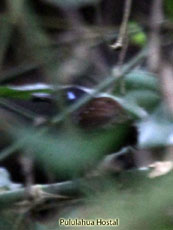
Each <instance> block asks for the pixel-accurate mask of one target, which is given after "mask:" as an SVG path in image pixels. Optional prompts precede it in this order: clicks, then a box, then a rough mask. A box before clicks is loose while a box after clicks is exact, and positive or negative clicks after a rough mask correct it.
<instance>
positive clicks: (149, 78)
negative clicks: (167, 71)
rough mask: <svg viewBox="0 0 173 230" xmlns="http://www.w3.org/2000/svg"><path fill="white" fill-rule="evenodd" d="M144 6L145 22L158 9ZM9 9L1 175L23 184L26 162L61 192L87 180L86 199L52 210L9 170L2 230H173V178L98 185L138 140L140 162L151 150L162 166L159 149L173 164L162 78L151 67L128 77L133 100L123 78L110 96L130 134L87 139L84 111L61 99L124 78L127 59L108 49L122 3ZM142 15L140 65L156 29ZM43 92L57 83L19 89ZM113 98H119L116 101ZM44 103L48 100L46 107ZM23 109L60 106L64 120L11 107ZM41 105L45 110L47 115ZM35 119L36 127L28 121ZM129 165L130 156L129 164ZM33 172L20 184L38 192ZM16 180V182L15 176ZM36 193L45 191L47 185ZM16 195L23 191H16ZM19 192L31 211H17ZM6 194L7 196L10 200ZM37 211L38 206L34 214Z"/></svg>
mask: <svg viewBox="0 0 173 230" xmlns="http://www.w3.org/2000/svg"><path fill="white" fill-rule="evenodd" d="M137 2H138V4H141V6H143V7H144V6H145V7H146V9H144V12H147V10H148V8H150V6H151V5H150V4H151V3H150V2H148V1H140V2H141V3H139V1H135V3H137ZM5 3H6V7H5V9H3V7H2V12H1V13H0V83H1V85H0V107H1V108H0V120H1V128H0V129H1V133H2V134H1V136H2V138H1V141H0V147H1V153H0V159H1V163H2V164H1V165H2V166H3V167H6V166H7V168H8V167H9V169H10V170H11V172H14V171H15V173H16V174H17V173H19V172H18V171H20V170H19V168H18V166H16V162H20V164H19V165H20V166H21V165H22V163H21V162H22V161H21V159H22V157H26V158H27V159H31V160H32V161H33V162H32V163H33V171H34V170H35V168H34V166H35V164H36V165H37V167H39V170H38V171H37V170H36V172H35V171H34V173H33V175H32V176H33V177H34V176H35V174H36V177H39V176H40V177H44V176H43V175H42V174H46V176H45V177H46V179H45V180H46V182H45V181H44V180H43V181H44V182H45V183H47V185H48V186H49V185H50V186H51V182H57V181H62V180H66V179H70V180H72V179H74V180H72V182H73V181H74V182H76V181H78V179H79V178H81V180H82V183H81V184H80V186H79V187H80V188H79V190H80V191H82V192H83V196H82V197H77V198H76V197H75V198H73V197H70V195H69V197H67V196H65V197H63V198H62V197H61V198H62V201H59V200H58V199H59V197H58V196H59V195H60V194H57V197H56V196H54V197H51V196H49V195H50V194H46V195H47V197H46V198H45V199H44V202H43V204H42V203H39V202H38V203H37V202H36V203H34V202H35V200H34V199H33V197H32V196H31V197H28V196H27V192H28V191H27V189H28V188H27V186H26V194H24V191H23V190H20V188H19V187H20V184H16V183H14V182H15V181H14V182H13V181H12V180H11V179H10V176H9V172H8V171H4V170H6V169H3V168H1V175H0V187H1V188H0V190H1V191H0V203H1V202H2V203H5V204H7V205H6V207H5V208H4V206H2V207H0V229H3V230H8V229H11V230H16V229H21V230H22V229H28V230H30V229H32V230H34V229H35V230H51V229H52V230H55V229H63V228H61V227H59V226H58V218H59V217H60V216H64V217H66V218H67V217H73V218H85V219H87V218H88V219H93V218H105V219H106V218H109V219H110V218H119V219H120V226H119V227H118V228H117V229H122V230H125V229H129V230H130V229H139V228H140V229H149V230H153V229H158V230H159V229H160V230H163V229H164V230H171V229H172V226H173V222H172V215H173V201H172V189H173V188H172V172H171V173H169V174H167V175H165V176H162V177H159V178H154V179H150V178H148V173H149V171H150V169H148V170H141V168H138V164H137V163H138V162H135V163H136V164H135V166H134V167H132V168H128V167H127V168H128V170H127V169H124V168H123V167H119V168H118V169H119V170H118V172H114V173H112V174H113V175H107V174H106V173H105V172H102V173H101V175H98V174H99V172H98V171H97V166H98V163H100V162H101V161H102V160H103V158H104V156H105V155H107V154H111V153H117V157H118V153H119V150H121V148H123V147H126V146H127V145H129V142H128V141H129V140H130V139H131V138H132V139H135V138H136V139H137V143H136V145H135V146H134V143H133V146H130V147H132V148H133V147H135V148H136V151H139V153H140V151H141V150H143V149H145V150H146V151H148V152H149V155H150V158H151V159H150V160H152V159H153V158H152V150H153V149H155V148H156V149H159V151H161V152H162V153H161V154H162V155H166V152H167V151H166V150H167V148H168V147H170V146H171V145H172V144H173V133H172V129H173V123H172V117H171V115H170V114H169V112H168V108H167V106H166V105H163V104H165V102H164V101H163V99H162V92H161V87H160V82H159V80H158V76H157V74H154V73H151V72H149V71H148V69H147V65H146V60H145V61H143V62H142V63H141V62H140V63H139V64H138V65H137V66H136V67H135V68H133V69H132V70H131V71H130V72H128V73H127V74H125V76H123V77H124V82H123V83H124V88H125V93H124V94H123V93H122V88H121V86H122V78H120V79H115V84H112V85H111V87H105V88H106V89H105V91H104V92H101V93H106V96H107V97H108V98H109V99H110V98H111V99H113V100H115V101H116V102H118V103H119V104H120V106H121V107H122V109H123V111H125V113H127V117H128V119H127V120H125V122H124V123H122V124H108V126H104V127H99V128H97V129H88V130H87V129H86V130H85V129H82V128H81V127H80V126H79V125H78V120H77V119H78V118H74V117H75V113H73V109H76V110H77V109H78V107H75V106H76V104H73V105H70V106H68V105H66V104H65V101H64V100H63V97H62V95H61V93H60V91H61V90H59V89H64V87H65V86H66V85H73V86H77V85H84V86H87V87H88V86H89V87H91V88H92V89H96V90H98V89H99V87H100V85H99V84H97V83H100V82H101V83H102V82H104V80H105V79H108V80H109V77H110V78H113V77H115V76H111V75H113V68H114V67H116V64H117V61H118V58H117V56H119V51H115V52H114V51H112V50H111V48H110V47H109V46H108V44H109V43H110V42H111V41H112V39H115V38H116V37H117V34H118V33H117V32H118V31H119V22H120V21H121V20H122V13H121V12H122V1H116V9H115V12H114V7H111V6H110V3H111V4H114V1H112V2H111V1H100V0H42V1H35V2H34V1H25V0H13V1H11V0H7V1H5ZM0 4H1V3H0ZM106 4H108V5H106ZM142 4H143V5H142ZM164 4H165V9H166V17H167V18H168V19H169V20H172V18H173V2H172V1H171V0H166V1H165V2H164ZM134 5H135V4H134ZM135 9H137V10H136V11H135ZM133 10H134V13H133V15H132V19H131V21H130V23H129V28H128V29H129V38H130V39H129V50H128V52H127V60H130V61H131V60H132V61H133V57H134V58H135V56H136V54H137V51H140V50H141V48H143V47H145V46H147V43H148V31H145V29H144V28H145V26H146V25H145V23H143V22H144V21H145V20H146V18H147V17H148V14H147V13H145V14H144V15H143V14H142V13H140V12H141V11H140V10H142V9H139V8H135V7H134V9H133ZM119 12H120V14H121V15H119ZM142 12H143V11H142ZM115 13H117V15H118V16H117V15H116V16H115V15H114V14H115ZM97 14H98V15H97ZM112 15H113V17H112ZM142 15H143V16H142ZM97 17H98V18H97ZM99 17H101V18H99ZM112 18H113V20H112V21H111V19H112ZM163 38H164V34H163ZM163 40H164V39H163ZM163 45H164V44H163ZM105 47H106V48H105ZM126 65H128V62H127V64H126V63H125V64H124V66H125V67H126ZM124 66H123V67H124ZM38 82H46V83H51V84H52V85H53V86H54V87H48V88H44V89H43V88H41V87H40V88H39V87H37V89H27V88H23V89H21V88H18V87H14V86H13V84H14V85H22V84H31V83H38ZM103 88H104V87H103ZM107 88H108V89H107ZM111 90H112V91H113V93H110V92H112V91H111ZM99 93H100V92H98V94H97V95H96V96H98V95H99ZM39 95H41V96H42V97H40V98H39ZM45 95H46V97H45V98H44V96H45ZM91 98H92V96H91V97H90V98H88V100H89V99H91ZM15 99H18V100H19V101H20V100H21V101H22V103H24V104H26V105H27V103H28V102H29V103H31V104H32V106H33V104H34V99H35V101H36V103H35V104H34V106H35V108H36V109H38V108H37V107H39V106H40V104H41V106H42V105H43V107H44V105H47V104H49V103H50V104H51V103H52V101H53V105H51V106H52V107H56V109H55V111H56V112H57V111H59V113H58V114H54V116H53V117H49V116H48V115H47V116H44V115H40V114H41V113H38V114H37V113H34V112H33V111H32V108H28V110H27V109H26V110H25V109H24V108H22V107H20V106H19V107H17V106H15V105H14V104H13V103H11V102H13V100H15ZM36 99H37V100H40V101H39V103H40V104H39V105H38V104H37V103H38V101H37V100H36ZM84 99H85V98H84ZM51 100H52V101H51ZM84 102H85V103H87V102H86V101H85V100H84ZM44 103H45V104H44ZM51 106H50V107H46V108H47V111H46V112H49V109H50V110H52V107H51ZM68 109H69V110H68ZM92 109H93V108H92ZM87 112H88V111H86V113H87ZM101 112H102V110H101ZM71 113H72V114H71ZM16 114H17V115H19V116H16ZM101 115H102V114H101ZM28 118H31V119H29V121H28V120H27V119H28ZM59 118H60V119H59ZM132 127H133V128H134V127H135V128H136V130H137V131H136V132H137V134H136V133H135V132H133V134H132V133H131V132H130V130H131V128H132ZM4 137H5V138H4ZM8 138H9V140H4V139H8ZM127 143H128V144H127ZM162 149H163V151H162ZM139 155H140V154H139ZM8 157H9V159H8ZM10 157H14V158H10ZM123 157H124V156H123V154H122V156H121V157H120V158H121V160H122V159H123ZM140 157H141V158H142V156H140ZM144 157H145V156H144ZM134 158H135V156H134ZM163 158H164V157H163ZM4 159H5V160H7V163H6V162H5V161H4ZM121 160H120V161H119V164H120V166H121V163H122V162H121ZM135 160H136V159H135ZM122 161H123V160H122ZM136 161H137V160H136ZM4 162H5V163H4ZM3 164H4V165H3ZM25 166H26V165H22V166H21V168H22V167H23V168H22V170H23V171H22V170H21V171H22V172H20V173H22V174H24V181H19V182H21V183H23V182H25V184H26V185H28V184H27V183H28V181H27V179H28V178H27V177H28V174H30V173H31V172H29V173H28V172H27V170H28V169H26V168H27V167H25ZM118 166H119V165H118ZM144 166H145V165H144ZM16 167H17V168H16ZM134 168H135V169H134ZM10 170H9V171H10ZM13 170H14V171H13ZM30 170H31V171H32V167H31V169H30ZM4 172H5V173H4ZM25 174H26V175H25ZM31 174H32V173H31ZM102 174H103V175H102ZM11 176H12V178H13V176H14V175H11ZM29 176H31V175H29ZM99 176H100V177H99ZM30 179H31V178H29V180H30ZM32 179H33V181H34V180H35V178H32ZM39 179H40V178H39ZM41 179H42V178H41ZM19 180H20V179H19ZM29 183H30V182H29ZM32 183H34V184H37V183H38V181H37V180H36V181H35V182H32ZM29 185H30V184H29ZM29 185H28V186H29ZM14 187H15V189H19V190H17V191H16V190H15V191H13V189H14ZM17 192H18V196H20V195H21V194H22V195H23V197H22V198H23V202H18V203H15V204H13V203H12V201H13V198H15V196H17V195H16V193H17ZM37 192H38V196H39V195H40V193H39V191H37ZM4 194H5V195H7V196H6V197H5V198H4V196H3V195H4ZM62 195H63V194H62ZM4 199H5V200H4ZM63 199H64V200H63ZM17 200H18V199H17ZM37 201H38V200H37ZM2 203H1V204H2ZM28 203H29V204H31V206H27V205H28ZM39 215H40V216H39ZM38 216H39V218H38ZM97 228H98V227H95V228H92V227H91V228H90V229H97ZM69 229H70V228H69ZM73 229H74V228H73ZM78 229H87V228H85V227H82V228H80V227H78ZM103 229H109V227H106V228H104V227H103Z"/></svg>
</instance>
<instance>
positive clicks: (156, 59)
mask: <svg viewBox="0 0 173 230" xmlns="http://www.w3.org/2000/svg"><path fill="white" fill-rule="evenodd" d="M162 5H163V0H154V1H153V5H152V8H151V16H150V29H151V31H150V39H149V47H148V48H149V53H148V67H149V69H150V71H151V72H155V73H157V72H159V68H160V63H161V38H160V29H161V24H162V22H163V12H162Z"/></svg>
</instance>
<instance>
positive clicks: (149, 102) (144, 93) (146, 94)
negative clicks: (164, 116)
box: [125, 90, 160, 112]
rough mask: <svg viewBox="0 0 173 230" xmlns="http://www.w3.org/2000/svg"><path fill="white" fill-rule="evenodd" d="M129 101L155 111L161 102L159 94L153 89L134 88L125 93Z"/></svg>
mask: <svg viewBox="0 0 173 230" xmlns="http://www.w3.org/2000/svg"><path fill="white" fill-rule="evenodd" d="M125 99H126V100H128V101H129V102H133V103H136V104H137V105H138V106H140V107H142V108H144V109H145V110H147V111H150V112H151V111H153V110H154V109H155V108H156V106H157V105H158V104H159V103H160V97H159V94H158V93H156V92H154V91H151V90H132V91H129V92H128V93H127V94H126V95H125Z"/></svg>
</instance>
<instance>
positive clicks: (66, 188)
mask: <svg viewBox="0 0 173 230" xmlns="http://www.w3.org/2000/svg"><path fill="white" fill-rule="evenodd" d="M80 184H81V180H77V181H66V182H61V183H55V184H48V185H33V186H31V189H32V191H33V194H34V191H38V189H39V190H40V191H42V192H43V193H44V192H45V193H48V194H52V195H62V196H70V197H77V196H79V195H80V194H81V193H82V192H81V191H80ZM37 195H38V193H37V194H36V196H37ZM33 198H34V197H33ZM24 200H26V193H25V189H24V188H20V189H17V190H15V191H7V192H4V193H0V207H1V208H5V207H7V208H9V206H10V205H14V203H17V202H21V201H24Z"/></svg>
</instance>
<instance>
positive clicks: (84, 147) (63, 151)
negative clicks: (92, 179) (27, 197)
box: [13, 124, 129, 175]
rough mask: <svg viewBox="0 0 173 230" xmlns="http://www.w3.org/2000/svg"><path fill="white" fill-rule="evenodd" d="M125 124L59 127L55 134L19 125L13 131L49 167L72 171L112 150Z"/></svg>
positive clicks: (66, 172) (70, 172)
mask: <svg viewBox="0 0 173 230" xmlns="http://www.w3.org/2000/svg"><path fill="white" fill-rule="evenodd" d="M128 127H129V126H127V124H125V125H117V126H116V127H113V128H110V129H108V130H101V131H96V132H85V133H84V132H82V131H81V130H76V129H74V128H67V127H65V128H64V129H62V128H61V131H59V133H58V134H56V135H50V134H49V135H48V134H45V133H44V134H41V133H40V132H39V131H36V130H34V129H30V128H28V127H27V128H26V129H25V128H20V130H18V131H17V132H16V130H15V132H14V133H13V135H14V136H15V137H16V138H17V139H18V141H20V142H21V143H22V146H23V147H24V149H26V150H27V152H28V153H29V154H32V155H33V156H34V158H36V159H37V160H38V161H39V162H40V165H41V166H43V167H45V168H46V169H47V170H48V171H51V172H53V173H55V174H56V175H57V174H59V173H63V174H64V175H67V174H68V175H75V174H76V173H79V172H80V171H81V170H82V171H83V170H84V169H87V168H88V166H91V165H92V164H93V163H94V162H95V161H96V160H97V159H100V158H101V157H102V156H103V154H107V153H109V152H110V151H111V150H112V149H114V150H115V151H116V150H117V149H118V148H119V146H120V145H121V144H122V142H123V141H124V139H125V137H126V135H127V133H128Z"/></svg>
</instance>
